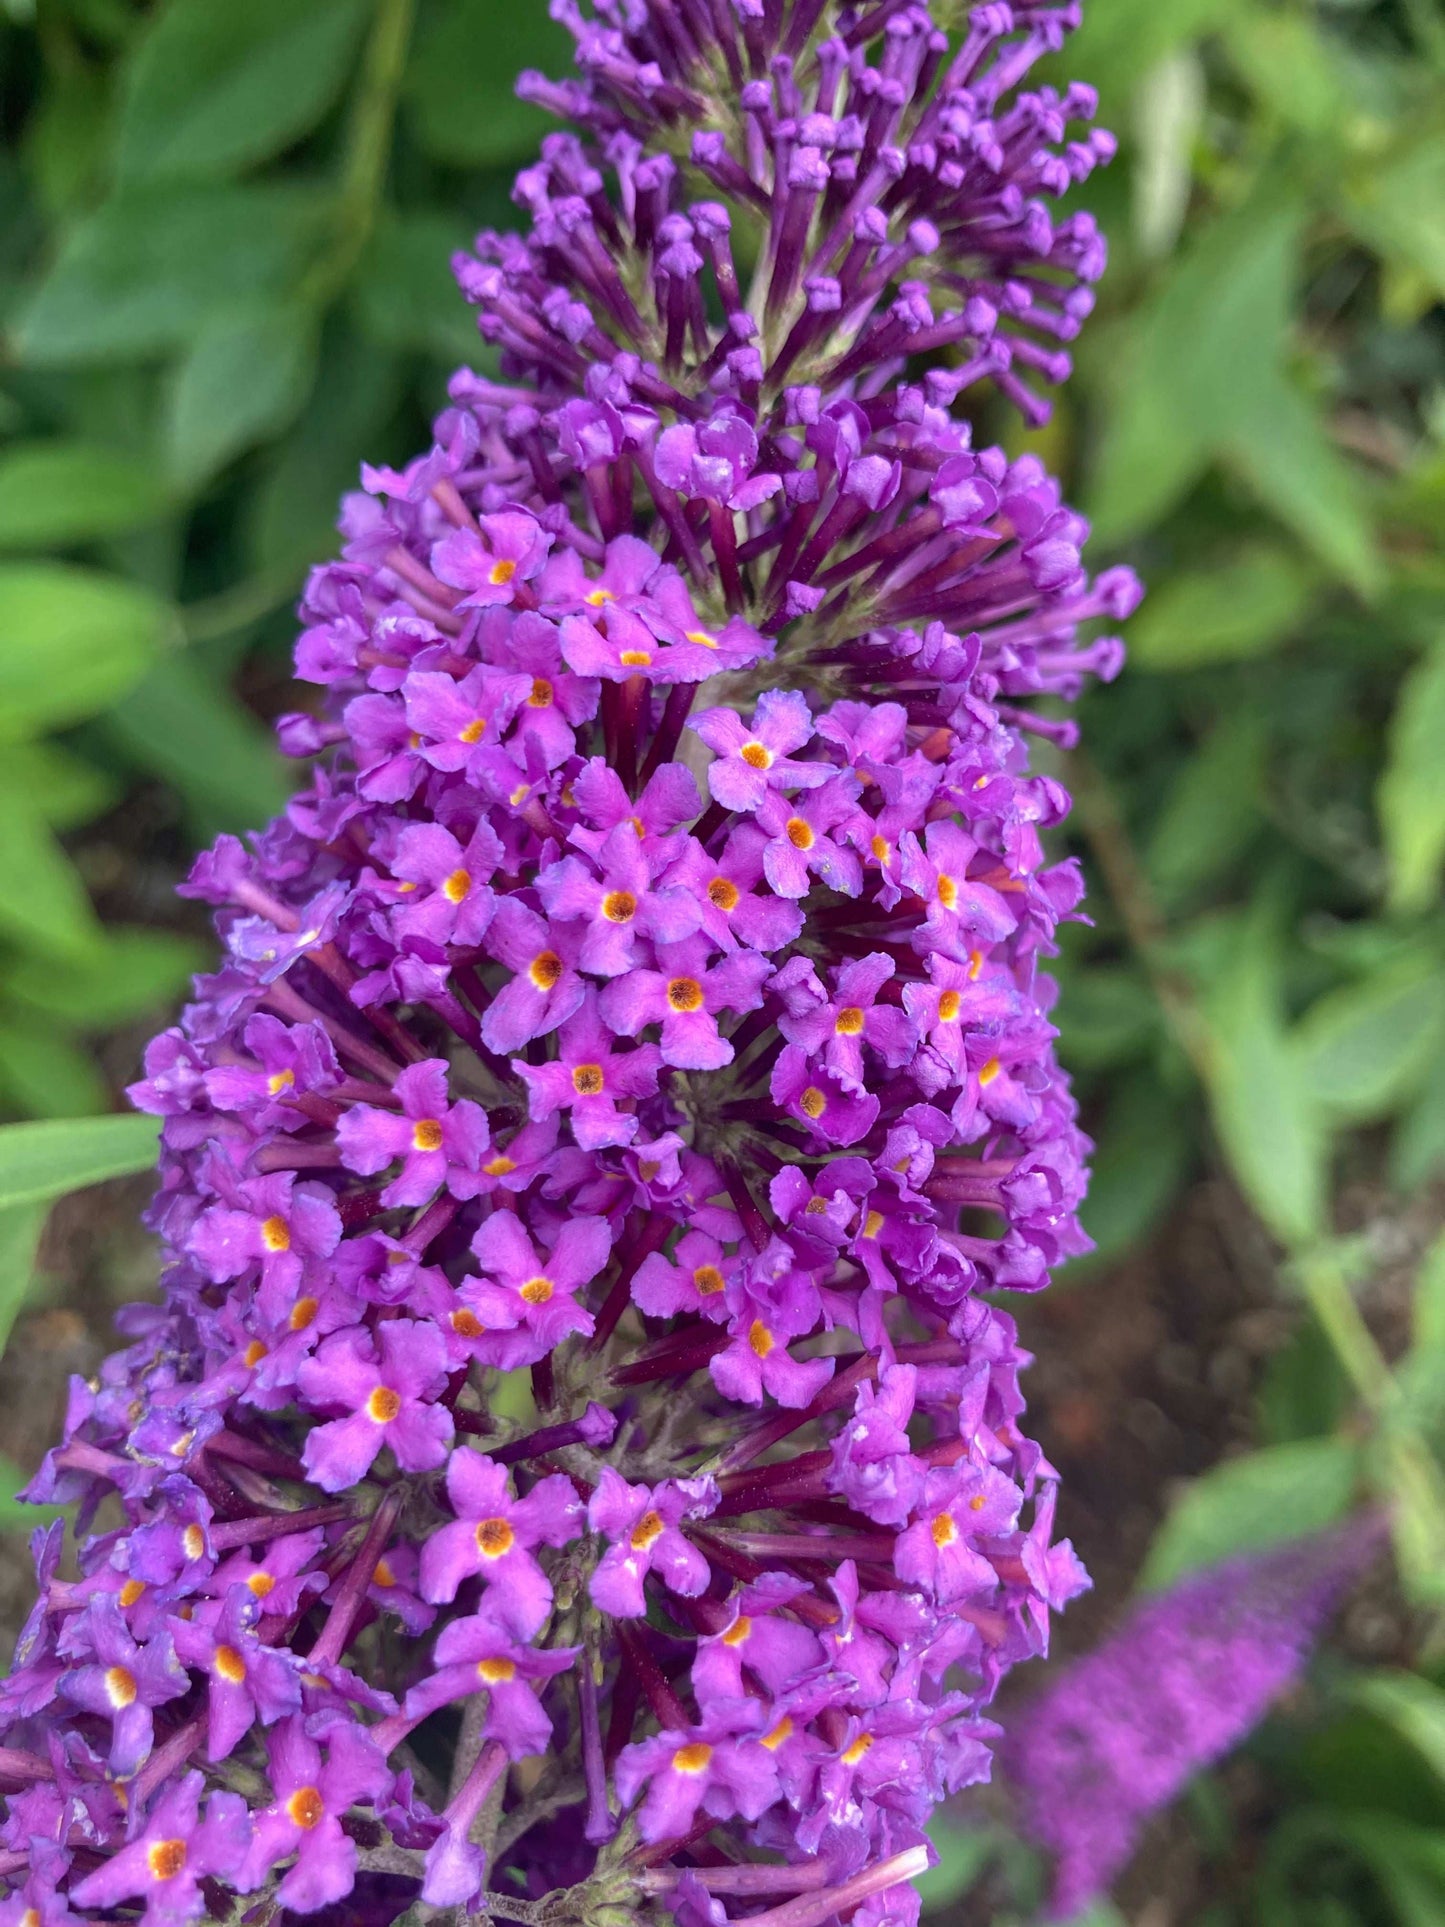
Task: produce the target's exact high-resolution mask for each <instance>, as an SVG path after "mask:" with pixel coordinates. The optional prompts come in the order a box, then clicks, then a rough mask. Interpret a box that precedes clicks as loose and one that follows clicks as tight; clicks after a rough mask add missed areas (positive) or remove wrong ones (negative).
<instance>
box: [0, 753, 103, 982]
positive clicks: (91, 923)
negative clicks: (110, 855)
mask: <svg viewBox="0 0 1445 1927" xmlns="http://www.w3.org/2000/svg"><path fill="white" fill-rule="evenodd" d="M0 931H3V932H4V933H5V935H6V936H8V937H9V938H11V939H12V940H13V941H14V942H16V943H18V944H21V945H22V946H24V947H25V948H27V949H32V950H37V951H39V952H41V953H42V954H45V953H49V952H60V953H62V954H64V955H68V956H74V955H76V954H77V953H78V954H80V955H84V954H85V953H86V952H87V951H94V950H95V949H97V948H98V947H99V946H100V944H101V943H102V942H103V937H102V933H101V928H100V924H99V923H98V922H97V920H96V916H95V912H94V911H93V910H92V909H91V906H90V898H89V897H88V896H87V895H86V891H85V885H84V884H83V883H82V882H81V880H80V875H79V872H78V871H77V870H76V868H75V866H74V864H73V863H72V862H71V861H70V859H69V857H68V856H66V854H65V852H64V850H62V849H61V847H60V845H59V843H57V842H56V840H55V835H54V833H53V831H52V830H51V829H50V828H49V827H48V826H47V824H46V823H45V822H44V820H43V819H42V818H41V816H40V815H39V813H38V812H37V811H36V810H35V809H34V807H33V806H32V805H31V803H30V801H29V799H28V798H27V797H24V796H22V795H20V794H19V793H18V792H16V791H14V790H11V789H10V788H9V787H8V786H7V785H5V784H4V783H3V782H0Z"/></svg>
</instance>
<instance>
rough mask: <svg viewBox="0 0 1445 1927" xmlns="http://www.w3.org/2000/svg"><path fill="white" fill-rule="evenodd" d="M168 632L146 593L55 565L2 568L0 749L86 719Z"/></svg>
mask: <svg viewBox="0 0 1445 1927" xmlns="http://www.w3.org/2000/svg"><path fill="white" fill-rule="evenodd" d="M173 632H174V619H173V617H172V615H171V612H170V610H169V609H168V608H167V607H166V605H165V603H163V602H162V601H161V600H160V599H159V598H158V597H157V596H154V595H152V594H151V592H150V591H149V590H148V589H143V588H141V587H140V586H139V584H137V583H134V582H122V581H120V580H119V579H118V578H117V577H115V576H107V575H100V574H98V573H97V572H95V571H94V570H90V569H76V568H70V567H67V566H65V565H63V564H61V563H58V562H10V563H0V742H13V741H14V740H15V739H16V738H17V737H25V736H29V735H32V734H33V733H34V732H35V731H36V730H39V729H47V728H53V727H55V726H56V725H57V724H63V723H73V722H78V721H80V720H81V718H82V717H85V716H91V715H94V714H95V713H96V711H97V710H102V709H105V708H106V707H107V706H108V705H109V704H111V703H113V702H115V701H116V700H117V699H118V698H119V697H121V696H123V695H124V694H125V693H126V691H127V690H129V689H132V688H134V687H135V685H136V684H137V683H138V682H139V681H140V680H141V678H142V677H143V676H144V674H145V672H146V670H147V669H149V668H150V667H151V665H152V664H153V663H154V662H155V660H156V658H157V657H158V656H159V654H160V652H161V648H162V646H163V644H164V643H165V642H166V640H167V638H168V636H170V635H171V634H172V633H173Z"/></svg>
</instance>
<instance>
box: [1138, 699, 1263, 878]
mask: <svg viewBox="0 0 1445 1927" xmlns="http://www.w3.org/2000/svg"><path fill="white" fill-rule="evenodd" d="M1267 740H1268V738H1267V732H1266V729H1265V725H1264V722H1263V720H1262V718H1261V717H1260V716H1259V715H1258V714H1257V712H1255V711H1253V710H1248V709H1244V710H1238V711H1236V712H1235V713H1234V714H1233V715H1226V716H1225V717H1223V718H1222V719H1221V721H1220V722H1218V723H1217V724H1216V725H1215V727H1214V729H1213V730H1212V731H1211V733H1210V735H1209V737H1208V739H1207V740H1206V741H1205V742H1204V743H1203V744H1202V745H1201V746H1200V747H1199V748H1198V749H1197V750H1195V752H1194V754H1193V755H1192V756H1190V757H1189V758H1188V760H1187V761H1186V762H1185V764H1184V767H1183V768H1182V769H1181V771H1180V772H1179V776H1178V778H1177V780H1176V781H1175V782H1174V784H1173V786H1172V787H1171V788H1170V790H1169V792H1168V794H1167V795H1166V796H1165V798H1164V801H1163V807H1162V808H1161V810H1160V811H1159V814H1158V817H1157V820H1156V821H1155V824H1154V828H1153V831H1152V833H1151V835H1150V837H1149V841H1148V844H1147V846H1146V850H1145V857H1146V862H1147V866H1148V871H1149V876H1150V878H1151V880H1152V881H1153V884H1154V888H1155V889H1156V891H1157V892H1158V893H1159V896H1160V898H1161V899H1162V900H1163V902H1164V903H1165V904H1166V905H1173V904H1177V903H1178V902H1180V901H1181V900H1182V899H1183V898H1185V897H1187V896H1188V895H1189V894H1190V892H1191V891H1194V890H1198V889H1200V888H1202V887H1203V886H1204V885H1206V884H1209V883H1211V882H1212V881H1213V880H1214V879H1215V878H1216V877H1218V876H1220V875H1222V874H1223V873H1224V872H1225V871H1226V870H1227V869H1228V868H1229V866H1230V864H1232V863H1234V862H1235V861H1237V860H1238V858H1239V857H1240V856H1242V855H1243V853H1244V852H1245V850H1247V849H1248V847H1249V845H1250V843H1251V842H1252V841H1253V839H1254V837H1255V836H1256V835H1257V834H1258V831H1259V828H1260V824H1261V821H1262V819H1263V793H1264V774H1265V752H1266V747H1267Z"/></svg>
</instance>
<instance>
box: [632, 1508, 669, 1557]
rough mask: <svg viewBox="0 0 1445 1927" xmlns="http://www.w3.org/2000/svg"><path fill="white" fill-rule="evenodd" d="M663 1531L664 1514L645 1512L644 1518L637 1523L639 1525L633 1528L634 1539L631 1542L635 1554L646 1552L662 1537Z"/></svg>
mask: <svg viewBox="0 0 1445 1927" xmlns="http://www.w3.org/2000/svg"><path fill="white" fill-rule="evenodd" d="M663 1530H664V1528H663V1524H662V1514H661V1513H660V1512H644V1513H643V1515H642V1517H641V1518H640V1519H639V1520H638V1521H637V1524H636V1525H635V1526H634V1527H633V1528H632V1538H631V1540H630V1541H629V1543H630V1544H631V1547H632V1550H633V1551H634V1552H646V1550H647V1548H648V1547H649V1546H650V1545H652V1544H653V1542H654V1541H655V1540H657V1539H660V1538H661V1537H662V1534H663Z"/></svg>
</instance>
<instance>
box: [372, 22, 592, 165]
mask: <svg viewBox="0 0 1445 1927" xmlns="http://www.w3.org/2000/svg"><path fill="white" fill-rule="evenodd" d="M572 58H573V43H572V39H571V36H570V35H569V34H567V33H565V32H564V31H563V29H562V28H561V27H559V26H557V25H555V24H554V23H553V22H552V21H551V20H550V19H549V18H548V17H547V12H546V9H545V8H542V7H539V6H530V5H527V6H506V5H501V4H499V3H498V0H453V4H452V5H451V6H450V7H448V8H446V9H445V11H441V12H438V14H437V15H436V18H435V22H434V24H433V26H432V28H431V30H430V31H429V32H428V33H427V34H425V35H424V36H423V38H422V39H421V41H420V42H419V44H418V46H417V49H416V52H415V54H414V55H413V57H412V62H411V65H410V67H409V68H408V70H407V77H406V99H407V109H408V114H409V118H410V122H411V128H412V132H413V133H414V134H415V136H416V138H417V140H418V141H419V142H420V144H421V145H422V147H424V148H425V149H426V151H427V152H428V153H429V154H431V155H433V156H434V157H435V158H436V159H437V160H442V161H451V162H455V163H458V164H459V165H461V166H463V167H485V166H490V165H492V164H493V163H496V162H500V161H509V160H520V159H522V158H523V157H524V156H526V155H529V154H530V153H531V152H532V150H533V149H534V148H535V146H536V144H537V142H538V140H539V139H540V138H541V136H542V135H543V134H544V133H546V132H547V131H548V129H549V128H550V127H551V126H552V124H553V123H552V121H551V119H550V117H549V116H548V115H546V114H544V113H542V112H541V110H540V109H539V108H536V107H529V106H527V105H526V103H525V102H523V101H520V100H518V99H517V97H516V94H515V92H514V87H515V84H516V78H517V75H518V74H519V73H521V72H522V70H523V69H524V68H529V67H531V68H540V69H542V70H543V71H544V72H546V73H548V74H551V75H557V74H565V73H567V72H568V71H569V70H570V69H571V66H572Z"/></svg>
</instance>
